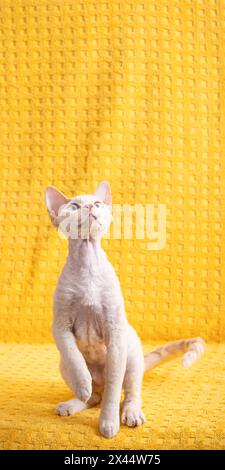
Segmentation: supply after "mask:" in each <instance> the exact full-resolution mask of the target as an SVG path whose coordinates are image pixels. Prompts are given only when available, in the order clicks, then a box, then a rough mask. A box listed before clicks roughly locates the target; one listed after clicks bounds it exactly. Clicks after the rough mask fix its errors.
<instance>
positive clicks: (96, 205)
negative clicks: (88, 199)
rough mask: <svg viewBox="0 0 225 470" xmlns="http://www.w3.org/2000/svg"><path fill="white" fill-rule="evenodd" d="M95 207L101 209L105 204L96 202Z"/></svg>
mask: <svg viewBox="0 0 225 470" xmlns="http://www.w3.org/2000/svg"><path fill="white" fill-rule="evenodd" d="M94 206H95V207H101V206H103V203H102V202H101V201H95V202H94Z"/></svg>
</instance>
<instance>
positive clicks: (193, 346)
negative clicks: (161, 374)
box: [145, 337, 206, 372]
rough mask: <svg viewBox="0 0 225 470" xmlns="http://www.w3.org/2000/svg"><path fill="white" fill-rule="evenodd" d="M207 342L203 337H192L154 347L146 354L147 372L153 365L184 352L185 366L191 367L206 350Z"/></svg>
mask: <svg viewBox="0 0 225 470" xmlns="http://www.w3.org/2000/svg"><path fill="white" fill-rule="evenodd" d="M205 347H206V345H205V342H204V340H203V339H202V338H200V337H199V338H190V339H181V340H179V341H174V343H169V344H166V345H165V346H160V347H159V348H157V349H154V350H153V351H151V352H150V353H148V354H146V356H145V372H146V371H147V370H149V369H153V367H156V366H158V365H159V364H162V363H163V362H167V361H169V360H170V359H174V358H175V357H176V356H179V355H181V354H183V358H182V363H183V366H184V367H190V366H191V365H192V363H193V362H195V361H196V360H197V359H198V358H199V357H200V356H201V355H202V354H203V352H204V351H205Z"/></svg>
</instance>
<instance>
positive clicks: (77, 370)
mask: <svg viewBox="0 0 225 470" xmlns="http://www.w3.org/2000/svg"><path fill="white" fill-rule="evenodd" d="M52 332H53V336H54V339H55V342H56V345H57V347H58V349H59V351H60V354H61V358H62V362H63V363H64V364H65V366H66V369H67V373H68V376H69V386H70V387H71V389H72V390H73V392H74V393H76V395H77V397H78V398H80V400H82V401H83V402H87V401H88V400H89V399H90V397H91V394H92V377H91V374H90V372H89V370H88V368H87V364H86V362H85V359H84V357H83V355H82V354H81V352H80V351H79V349H78V347H77V344H76V339H75V337H74V334H73V332H72V331H71V329H70V328H69V327H68V326H67V325H65V324H62V323H60V324H59V323H56V322H54V323H53V328H52Z"/></svg>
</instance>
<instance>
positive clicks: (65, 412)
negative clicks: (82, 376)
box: [56, 361, 102, 416]
mask: <svg viewBox="0 0 225 470" xmlns="http://www.w3.org/2000/svg"><path fill="white" fill-rule="evenodd" d="M60 372H61V375H62V378H63V379H64V381H65V383H66V384H67V385H68V387H70V388H72V387H71V381H70V375H69V371H68V369H67V367H66V366H65V365H64V363H63V361H61V362H60ZM101 398H102V396H101V387H100V386H99V385H98V384H96V383H95V382H92V395H91V397H90V399H89V400H88V402H87V403H85V402H83V401H81V400H79V398H76V397H73V398H71V399H70V400H67V401H64V402H61V403H58V405H57V406H56V414H57V415H59V416H69V415H73V414H75V413H77V412H79V411H82V410H86V409H87V408H91V407H93V406H95V405H97V404H98V403H100V401H101Z"/></svg>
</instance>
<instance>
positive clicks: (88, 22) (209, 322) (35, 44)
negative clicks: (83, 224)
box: [0, 0, 225, 448]
mask: <svg viewBox="0 0 225 470" xmlns="http://www.w3.org/2000/svg"><path fill="white" fill-rule="evenodd" d="M0 20H1V23H0V89H1V94H0V103H1V105H0V141H1V163H0V184H1V200H0V222H1V272H0V285H1V290H2V293H1V302H0V340H1V341H2V342H6V343H16V344H17V346H15V347H16V348H18V349H16V351H17V353H15V351H14V349H13V351H14V353H15V356H16V357H17V355H18V357H20V358H21V359H20V360H21V361H23V360H24V361H25V363H24V364H23V367H24V369H23V371H24V373H23V374H22V375H23V380H24V384H23V385H24V386H25V389H26V383H27V382H26V380H28V379H27V377H26V371H27V367H28V364H26V360H25V359H24V357H25V358H27V360H28V362H29V361H32V362H29V364H30V366H31V372H32V370H33V368H34V370H33V372H32V373H33V374H35V370H36V371H38V370H39V369H38V368H40V369H41V365H40V362H39V361H38V360H37V357H38V355H37V356H35V353H34V351H37V350H36V349H35V348H36V346H35V345H37V347H40V348H41V346H38V345H39V344H40V343H49V342H52V336H51V316H52V313H51V304H52V294H53V290H54V287H55V284H56V281H57V278H58V275H59V273H60V270H61V268H62V265H63V263H64V261H65V257H66V251H67V243H66V242H65V241H62V240H61V239H60V238H59V237H58V235H57V233H56V232H55V231H54V230H53V228H52V226H51V224H50V222H49V220H48V216H47V214H46V209H45V206H44V190H45V187H46V186H47V185H48V184H53V185H54V186H56V187H58V188H59V189H60V190H61V191H63V192H65V193H66V194H68V195H69V196H72V195H76V194H82V193H89V192H91V191H92V190H93V189H94V188H95V186H97V184H98V183H99V182H100V181H101V180H102V179H106V180H108V181H109V182H110V184H111V188H112V193H113V200H114V202H115V203H117V204H123V203H128V204H134V203H141V204H146V203H154V204H158V203H163V204H166V207H167V240H166V247H165V248H164V249H163V250H160V251H149V250H147V249H146V240H135V239H133V240H130V241H127V240H123V239H122V240H111V241H109V240H104V247H105V248H106V251H107V253H108V256H109V258H110V260H111V261H112V263H113V265H114V266H115V268H116V270H117V273H118V275H119V278H120V281H121V284H122V289H123V293H124V297H125V304H126V310H127V315H128V318H129V320H130V321H131V323H132V324H133V325H134V326H135V328H136V329H137V331H138V332H139V334H140V335H141V338H142V340H150V341H152V342H161V341H165V340H166V341H167V340H169V339H175V338H180V337H183V336H185V337H187V336H193V335H201V336H202V337H203V338H204V339H206V340H207V341H214V342H221V341H223V340H224V339H225V315H224V305H225V304H224V300H225V299H224V296H225V238H224V231H225V230H224V229H225V226H224V225H225V224H224V220H225V219H224V215H225V203H224V201H225V199H224V191H225V157H224V148H225V132H224V121H225V113H224V103H225V101H224V98H225V93H224V91H225V88H224V83H225V82H224V80H225V68H224V57H225V56H224V44H225V2H224V0H194V1H193V0H190V1H189V0H181V1H178V0H149V1H147V0H137V1H136V0H123V1H121V0H118V1H116V0H98V1H97V0H90V1H89V0H86V1H84V0H78V1H72V0H62V1H61V0H51V1H50V0H40V1H38V2H37V1H36V0H27V1H26V0H14V1H11V0H9V1H8V0H4V1H0ZM23 343H31V344H32V345H33V346H30V347H33V348H34V349H32V354H34V355H33V356H32V354H31V356H30V353H29V351H30V350H29V347H28V346H27V347H28V349H26V347H25V346H24V345H23ZM19 344H21V348H22V349H19V348H20V346H19ZM8 347H9V348H10V347H11V346H8ZM46 347H47V346H46ZM49 347H50V346H49ZM221 347H222V346H221ZM5 348H7V346H3V350H4V351H6V350H7V349H5ZM23 348H24V349H23ZM42 348H45V345H44V344H43V346H42ZM51 348H54V346H51ZM215 348H216V345H215ZM18 351H23V354H22V353H21V354H19V352H18ZM40 351H42V353H41V352H40V354H43V356H41V357H42V359H43V360H44V358H45V355H44V353H43V351H44V350H43V349H42V350H41V349H40ZM51 351H53V349H51ZM211 351H212V352H211V354H212V358H214V359H216V354H217V353H216V352H215V353H213V351H217V350H216V349H215V350H214V349H213V350H211ZM4 354H5V353H4ZM52 354H53V353H52ZM3 356H4V355H3ZM4 357H5V356H4ZM6 357H7V356H6ZM10 357H11V360H9V359H8V360H9V363H10V364H11V363H12V367H13V360H12V358H13V356H10ZM31 358H32V359H31ZM35 358H36V359H35ZM15 359H16V358H15ZM5 361H6V362H7V359H5ZM10 361H11V362H10ZM46 361H47V358H46ZM202 361H204V358H203V359H202ZM55 367H56V363H55ZM163 367H164V366H163ZM167 367H169V369H168V370H176V371H177V372H176V374H177V376H176V377H178V378H177V380H176V381H175V382H180V381H182V380H184V381H185V384H186V386H187V387H188V376H187V375H184V376H183V375H182V374H186V372H184V371H182V370H181V368H180V366H176V365H175V366H174V365H169V366H167ZM171 367H172V368H173V367H175V369H170V368H171ZM176 367H177V369H176ZM195 367H196V368H197V367H200V366H197V365H196V366H195ZM221 367H223V361H222V359H221V362H220V366H219V365H218V364H217V363H215V364H214V365H213V370H214V373H215V375H216V368H218V373H221V370H222V369H221ZM206 369H207V367H206ZM10 370H11V369H10ZM161 370H164V371H166V369H164V368H163V369H161ZM7 371H8V372H7V373H9V370H8V369H7ZM39 372H40V371H39ZM5 373H6V372H5ZM14 373H15V372H14ZM18 373H19V372H18ZM32 373H31V375H29V381H30V382H29V381H28V383H29V384H30V385H29V386H30V389H31V390H34V389H35V390H36V385H37V383H38V375H37V377H36V379H34V377H33V376H32ZM157 373H159V374H160V372H157ZM165 373H166V372H165ZM196 374H197V376H198V375H199V374H200V372H198V369H195V373H194V377H196ZM204 374H205V375H204V377H201V380H203V383H208V382H210V379H212V377H211V370H209V371H208V372H207V370H206V371H205V373H204ZM207 374H208V375H207ZM18 377H20V376H18ZM181 377H184V378H183V379H182V378H181ZM206 378H207V379H206ZM7 380H9V382H10V383H8V382H6V383H7V384H8V385H7V387H6V388H4V390H3V391H2V396H3V400H4V399H6V396H5V394H6V395H7V394H8V393H9V390H10V386H11V387H12V390H13V383H12V382H11V373H9V377H8V376H7ZM52 380H53V379H52ZM171 380H174V378H171ZM192 380H194V379H193V378H192ZM201 380H199V379H198V380H197V381H196V387H198V386H200V387H201ZM214 380H216V379H215V378H214ZM18 381H19V389H20V391H21V390H23V385H22V384H21V379H20V378H18ZM58 381H60V379H59V378H58ZM168 381H170V379H168ZM204 381H205V382H204ZM60 383H61V382H60ZM150 383H151V382H149V384H150ZM10 384H11V385H10ZM176 386H177V385H176V384H175V383H174V387H175V390H176ZM214 386H215V383H214V385H213V387H214ZM21 387H22V388H21ZM46 387H47V385H46ZM61 387H62V385H61ZM149 387H151V385H149ZM218 389H219V390H220V394H222V387H221V383H218ZM7 390H8V392H7ZM175 390H174V392H173V393H174V394H175ZM196 393H197V395H198V392H196ZM58 395H59V394H58V393H57V392H56V393H55V395H54V400H53V402H54V401H57V400H58V401H60V400H61V398H62V397H60V396H58ZM159 395H160V385H159ZM10 396H11V395H10ZM21 396H22V397H23V396H24V393H21ZM182 396H183V395H182ZM206 396H207V395H206ZM210 396H211V398H212V396H213V398H212V403H211V405H210V406H211V407H212V413H211V414H210V415H209V416H208V419H210V420H211V422H214V421H213V416H214V415H215V413H214V411H213V410H214V407H213V403H215V402H217V403H218V396H217V389H216V391H215V394H211V395H210ZM219 396H220V397H221V395H219ZM194 397H195V399H194V402H193V403H196V395H195V394H194ZM11 398H12V404H13V403H14V400H13V398H15V397H14V395H13V393H12V396H11ZM156 398H157V397H156ZM46 399H47V396H46ZM158 399H159V400H160V399H161V398H160V396H159V397H158ZM165 399H166V398H165ZM167 399H168V401H169V400H170V397H167ZM163 400H164V399H163ZM223 400H224V398H223V399H222V402H223V403H224V401H223ZM184 401H185V393H184ZM191 403H192V402H191ZM193 403H192V404H190V409H192V408H193ZM5 406H6V413H7V407H8V406H9V405H8V403H6V402H5ZM12 406H13V405H12ZM151 406H152V405H151ZM180 406H181V418H180V422H183V421H182V401H181V405H180ZM199 406H200V410H201V412H202V409H201V403H199ZM210 406H209V409H211V408H210ZM52 407H53V404H51V406H50V407H49V413H50V412H51V410H52V409H53V408H52ZM40 409H42V405H41V406H40ZM190 409H189V408H186V411H187V415H189V412H190ZM207 409H208V408H207ZM16 410H17V408H16ZM17 411H18V410H17ZM217 411H218V409H217ZM30 413H31V411H30ZM87 413H91V411H90V412H87ZM202 413H203V412H202ZM200 414H201V413H200ZM25 415H26V416H27V414H26V413H25ZM28 415H29V412H28ZM31 415H32V413H31ZM178 415H179V413H178V412H177V416H178ZM13 416H14V418H15V420H13V421H12V422H11V421H10V423H9V426H8V427H7V425H6V423H7V422H8V421H7V419H6V421H4V422H3V427H4V429H6V430H7V442H8V444H6V443H5V444H3V447H4V446H7V445H8V446H11V447H12V448H13V447H16V446H19V447H20V446H21V447H22V446H23V445H24V446H25V447H29V446H30V447H32V445H33V447H35V445H36V446H38V445H39V446H43V447H44V446H45V442H46V441H45V437H46V436H45V434H43V435H42V436H41V435H40V436H39V437H36V441H35V439H34V443H33V444H29V443H28V441H29V440H28V441H26V440H25V441H24V442H23V443H19V444H18V442H19V441H18V439H19V438H18V437H15V431H13V435H11V434H10V433H11V431H10V430H12V428H13V429H15V428H16V429H19V430H20V435H22V436H23V431H22V434H21V428H20V427H19V428H18V423H21V419H20V418H19V416H18V414H17V412H15V413H14V414H13ZM83 416H85V415H83ZM86 416H88V414H87V415H86ZM201 416H202V415H201ZM4 419H5V418H4ZM52 419H53V418H52ZM54 419H56V418H54ZM57 419H58V418H57ZM71 419H74V418H71ZM79 419H81V418H79ZM149 419H150V418H149ZM201 419H202V418H201ZM201 419H200V418H199V419H197V421H196V422H197V423H199V422H200V421H201ZM175 421H176V420H175ZM44 422H45V420H44ZM61 422H63V423H64V422H65V421H64V420H63V421H61ZM61 422H60V423H61ZM54 423H56V424H54V426H57V423H58V421H54ZM214 424H215V422H214ZM19 426H21V424H20V425H19ZM24 426H25V424H24ZM29 426H30V424H29ZM29 426H28V431H27V432H28V434H29V433H30V431H29V429H30V427H29ZM43 426H44V429H45V424H44V425H43ZM60 426H61V424H60ZM65 426H66V424H65ZM176 426H177V422H175V424H174V427H173V429H178V431H179V426H178V427H177V428H176ZM184 426H185V425H184ZM206 426H207V423H206ZM216 426H217V425H216V424H215V429H217V427H216ZM37 428H38V429H40V423H39V422H38V423H37ZM205 428H206V427H205V426H203V428H202V431H201V432H202V433H204V432H206V431H205ZM41 429H42V428H41ZM54 429H55V428H54ZM145 429H146V428H145ZM147 429H148V428H147ZM163 429H166V425H164V428H162V435H163V436H164V434H165V433H164V432H163ZM185 429H186V428H185ZM188 429H189V428H188ZM193 429H194V433H195V431H196V427H194V428H193ZM24 432H25V431H24ZM35 432H36V431H35ZM43 432H44V431H43ZM46 432H47V431H46ZM49 432H50V431H49ZM83 432H84V433H85V432H86V431H83ZM91 432H92V431H90V433H91ZM126 432H129V433H131V431H123V434H122V436H123V438H119V439H120V440H119V441H117V445H120V446H127V447H126V448H129V443H127V442H128V441H126ZM132 432H134V433H135V432H138V433H139V434H138V436H139V439H142V436H143V433H144V431H142V430H139V431H133V430H132ZM185 432H186V431H185ZM221 432H222V431H221V430H220V432H219V434H218V436H219V437H214V438H212V436H211V435H210V437H209V438H208V441H207V438H206V437H207V436H205V441H204V439H203V437H201V436H203V434H201V433H200V434H199V433H198V435H199V436H200V437H196V436H195V434H194V437H193V435H192V434H190V436H189V437H190V440H185V439H184V440H183V441H182V440H181V441H179V437H178V438H177V439H178V441H174V442H178V444H177V445H179V442H180V445H181V446H182V445H183V446H184V445H186V444H184V441H185V442H188V443H189V445H191V446H192V447H193V446H197V447H201V446H204V442H205V443H206V444H205V445H208V446H209V447H210V446H211V447H214V448H215V446H221V445H225V444H224V442H225V441H224V440H223V439H224V438H223V439H222V438H221V435H222V434H221ZM90 433H89V439H91V437H90V436H91V434H90ZM187 433H189V431H187ZM215 433H216V431H215ZM50 435H51V434H50ZM136 435H137V434H136ZM151 435H152V431H151ZM188 435H189V434H188ZM196 435H197V434H196ZM9 436H11V437H10V438H9ZM44 436H45V437H44ZM48 436H49V434H48ZM82 436H84V434H82ZM134 436H135V434H134ZM178 436H181V431H180V434H179V432H178ZM8 439H9V440H10V439H11V440H10V443H9V441H8ZM98 439H99V442H101V443H102V442H103V444H101V443H100V444H99V446H100V447H101V445H109V444H105V442H106V441H105V440H100V438H98ZM196 439H197V441H196ZM199 439H200V441H199ZM201 439H203V441H204V442H203V441H202V440H201ZM213 439H214V440H213ZM4 442H6V441H4ZM32 442H33V441H32ZM35 442H36V444H35ZM54 442H55V444H53V443H52V444H51V443H50V444H48V445H49V447H51V446H53V447H54V445H55V446H60V442H62V441H60V440H59V441H57V440H56V441H54ZM71 442H73V445H74V440H73V439H72V441H71ZM82 442H83V444H82V443H80V441H79V443H77V446H78V447H79V446H80V447H82V445H83V447H85V446H88V445H90V446H91V444H90V442H86V441H85V438H84V437H83V441H82ZM114 442H115V441H114ZM132 442H133V441H132ZM155 442H156V441H155ZM157 442H159V443H160V442H162V443H161V446H168V445H169V443H165V441H163V438H162V439H161V441H157ZM181 442H183V444H181ZM71 445H72V444H71ZM110 445H112V444H110ZM115 445H116V444H115ZM133 445H134V444H133ZM150 445H152V442H151V444H150V443H149V441H148V440H145V441H140V443H138V444H137V446H140V448H141V447H142V446H147V447H148V446H150ZM156 445H157V444H156ZM170 445H171V446H172V445H174V446H175V445H176V444H172V441H170ZM46 446H47V444H46Z"/></svg>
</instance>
